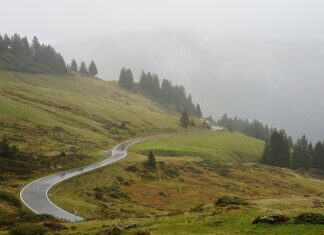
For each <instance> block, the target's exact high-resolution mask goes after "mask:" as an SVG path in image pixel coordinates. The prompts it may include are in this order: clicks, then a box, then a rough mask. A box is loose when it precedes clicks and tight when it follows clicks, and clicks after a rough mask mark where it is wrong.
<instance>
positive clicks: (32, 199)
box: [20, 137, 153, 222]
mask: <svg viewBox="0 0 324 235" xmlns="http://www.w3.org/2000/svg"><path fill="white" fill-rule="evenodd" d="M151 138H153V137H145V138H137V139H133V140H128V141H125V142H123V143H120V144H118V145H117V146H116V147H115V148H113V150H109V151H105V152H103V154H104V155H106V157H107V158H106V159H104V160H102V161H99V162H96V163H94V164H91V165H88V166H85V167H80V168H76V169H73V170H69V171H65V172H62V173H58V174H54V175H50V176H46V177H43V178H40V179H37V180H35V181H33V182H31V183H30V184H28V185H26V186H25V187H24V188H23V189H22V190H21V192H20V198H21V200H22V201H23V203H24V204H25V205H26V206H27V207H28V208H29V209H31V210H32V211H34V212H35V213H36V214H50V215H53V216H55V217H57V218H60V219H64V220H68V221H71V222H78V221H83V218H81V217H79V216H77V215H75V214H73V213H75V212H73V213H70V212H67V211H65V210H63V209H62V208H60V207H58V206H57V205H55V204H54V203H53V202H52V201H51V200H50V199H49V198H48V196H47V193H48V191H49V190H50V188H52V187H53V186H54V185H55V184H57V183H59V182H62V181H64V180H67V179H69V178H71V177H74V176H77V175H81V174H83V173H86V172H89V171H92V170H95V169H98V168H100V167H104V166H107V165H109V164H111V163H113V162H116V161H118V160H120V159H122V158H124V157H126V155H127V151H126V150H127V148H128V147H129V146H131V145H133V144H135V143H138V142H140V141H143V140H147V139H151Z"/></svg>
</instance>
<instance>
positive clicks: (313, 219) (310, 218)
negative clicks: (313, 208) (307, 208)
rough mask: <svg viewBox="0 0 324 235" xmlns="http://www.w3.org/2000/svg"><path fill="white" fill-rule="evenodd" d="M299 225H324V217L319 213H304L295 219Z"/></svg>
mask: <svg viewBox="0 0 324 235" xmlns="http://www.w3.org/2000/svg"><path fill="white" fill-rule="evenodd" d="M295 223H297V224H324V215H323V214H319V213H302V214H300V215H298V216H297V217H296V218H295Z"/></svg>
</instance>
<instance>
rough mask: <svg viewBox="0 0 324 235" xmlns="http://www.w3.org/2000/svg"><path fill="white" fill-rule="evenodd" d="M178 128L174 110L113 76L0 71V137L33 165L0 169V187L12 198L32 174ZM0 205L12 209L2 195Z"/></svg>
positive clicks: (96, 156)
mask: <svg viewBox="0 0 324 235" xmlns="http://www.w3.org/2000/svg"><path fill="white" fill-rule="evenodd" d="M122 122H126V123H127V124H126V128H125V127H121V123H122ZM196 123H197V124H198V125H197V128H196V129H199V128H200V125H201V123H200V122H199V121H198V120H196ZM191 129H194V128H191ZM179 131H185V129H184V128H182V127H181V126H180V125H179V117H178V115H177V114H175V113H170V112H169V111H168V109H167V108H165V107H161V105H158V104H156V103H154V102H153V101H151V100H149V99H147V98H146V97H145V96H143V95H141V94H135V93H132V92H129V91H126V90H123V89H121V88H119V86H118V84H117V82H115V81H110V82H108V81H104V80H100V79H97V78H91V77H86V76H80V75H62V76H60V75H45V74H31V73H17V72H8V71H1V70H0V138H1V137H2V136H3V135H7V137H8V139H9V142H10V144H12V145H17V146H18V148H19V150H21V151H22V152H24V153H26V156H28V157H26V158H25V159H20V160H22V161H23V162H25V163H26V164H30V165H32V169H33V170H32V172H30V173H28V174H23V175H18V174H15V173H14V172H12V171H8V172H0V189H1V190H4V191H6V192H9V193H12V194H14V195H15V196H16V198H19V191H20V190H21V188H22V187H23V186H24V185H25V184H27V183H28V182H30V181H31V180H32V179H36V178H39V177H41V176H44V175H48V174H50V173H53V172H57V171H62V170H64V169H68V168H73V167H76V166H80V165H86V164H89V163H91V162H94V161H97V160H99V159H101V158H103V156H101V155H100V154H98V151H101V150H106V149H110V148H112V147H113V146H114V145H115V144H116V143H119V142H120V141H123V140H126V139H129V138H134V137H139V136H146V135H152V134H155V133H164V132H179ZM62 151H64V152H65V153H66V157H64V158H63V157H59V155H60V153H61V152H62ZM24 160H25V161H24ZM1 161H2V162H3V161H7V160H6V159H3V160H1ZM17 164H18V162H17ZM0 206H1V210H0V213H1V214H3V213H2V212H3V211H12V212H13V213H14V211H15V208H11V207H10V206H8V205H6V203H5V202H4V201H3V200H0Z"/></svg>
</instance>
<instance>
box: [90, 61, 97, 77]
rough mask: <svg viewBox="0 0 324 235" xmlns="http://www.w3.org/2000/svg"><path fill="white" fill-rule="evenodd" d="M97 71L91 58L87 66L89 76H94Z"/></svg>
mask: <svg viewBox="0 0 324 235" xmlns="http://www.w3.org/2000/svg"><path fill="white" fill-rule="evenodd" d="M97 73H98V70H97V66H96V64H95V62H94V61H93V60H92V61H91V63H90V66H89V74H90V75H91V76H96V75H97Z"/></svg>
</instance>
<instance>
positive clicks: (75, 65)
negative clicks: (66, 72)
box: [70, 59, 78, 72]
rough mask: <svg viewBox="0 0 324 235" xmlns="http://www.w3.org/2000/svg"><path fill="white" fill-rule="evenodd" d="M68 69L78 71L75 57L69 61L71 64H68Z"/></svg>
mask: <svg viewBox="0 0 324 235" xmlns="http://www.w3.org/2000/svg"><path fill="white" fill-rule="evenodd" d="M70 69H71V70H72V71H74V72H77V71H78V64H77V62H76V61H75V59H73V60H72V61H71V65H70Z"/></svg>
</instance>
